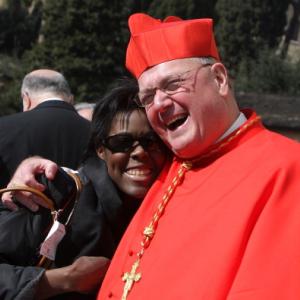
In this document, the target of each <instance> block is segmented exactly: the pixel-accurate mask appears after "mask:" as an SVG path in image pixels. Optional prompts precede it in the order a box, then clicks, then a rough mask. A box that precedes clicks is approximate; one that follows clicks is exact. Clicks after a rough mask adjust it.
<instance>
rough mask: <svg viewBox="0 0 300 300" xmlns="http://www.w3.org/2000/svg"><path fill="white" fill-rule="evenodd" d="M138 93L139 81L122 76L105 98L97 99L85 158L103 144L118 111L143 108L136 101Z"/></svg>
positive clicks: (123, 111)
mask: <svg viewBox="0 0 300 300" xmlns="http://www.w3.org/2000/svg"><path fill="white" fill-rule="evenodd" d="M137 93H138V84H137V81H136V80H135V79H131V78H122V79H119V80H117V81H116V82H115V83H114V85H113V87H112V88H111V89H110V90H109V91H108V92H107V93H106V94H105V95H104V96H103V98H101V99H100V100H98V101H97V103H96V106H95V109H94V112H93V117H92V122H91V132H90V139H89V143H88V148H87V151H86V153H85V155H84V159H83V160H86V159H87V158H88V157H89V156H92V155H95V151H96V149H98V148H99V147H100V146H101V145H102V140H103V139H104V138H105V137H107V135H108V133H109V131H110V129H111V125H112V121H113V119H114V117H115V116H116V115H117V114H118V113H120V112H121V113H125V114H126V113H130V112H132V111H134V110H136V109H141V110H143V109H142V108H140V107H138V105H137V104H136V103H135V101H134V97H135V96H136V95H137Z"/></svg>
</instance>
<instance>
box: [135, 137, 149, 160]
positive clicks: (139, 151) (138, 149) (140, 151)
mask: <svg viewBox="0 0 300 300" xmlns="http://www.w3.org/2000/svg"><path fill="white" fill-rule="evenodd" d="M133 147H134V148H133V149H132V151H131V157H132V158H135V159H138V158H142V157H145V156H147V155H148V153H147V151H146V150H145V149H144V148H143V146H142V145H141V144H140V143H139V142H138V141H136V142H135V144H134V145H133Z"/></svg>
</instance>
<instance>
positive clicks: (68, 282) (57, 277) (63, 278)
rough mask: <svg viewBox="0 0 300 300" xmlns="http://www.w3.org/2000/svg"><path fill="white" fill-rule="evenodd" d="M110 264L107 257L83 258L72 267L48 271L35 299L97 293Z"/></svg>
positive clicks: (40, 283) (39, 285) (42, 279)
mask: <svg viewBox="0 0 300 300" xmlns="http://www.w3.org/2000/svg"><path fill="white" fill-rule="evenodd" d="M109 262H110V260H109V259H107V258H105V257H94V256H82V257H79V258H78V259H77V260H75V261H74V263H73V264H72V265H70V266H67V267H63V268H58V269H53V270H47V271H46V272H45V273H44V275H43V276H42V278H41V280H40V282H39V284H38V286H37V290H36V297H35V299H37V300H41V299H47V298H49V297H52V296H55V295H59V294H64V293H69V292H77V293H83V294H90V293H93V292H95V291H97V290H98V289H99V287H100V284H101V282H102V280H103V278H104V275H105V273H106V271H107V269H108V266H109Z"/></svg>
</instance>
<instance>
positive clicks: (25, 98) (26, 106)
mask: <svg viewBox="0 0 300 300" xmlns="http://www.w3.org/2000/svg"><path fill="white" fill-rule="evenodd" d="M22 100H23V111H28V110H30V108H31V104H32V103H31V99H30V97H29V95H28V93H26V92H24V93H22Z"/></svg>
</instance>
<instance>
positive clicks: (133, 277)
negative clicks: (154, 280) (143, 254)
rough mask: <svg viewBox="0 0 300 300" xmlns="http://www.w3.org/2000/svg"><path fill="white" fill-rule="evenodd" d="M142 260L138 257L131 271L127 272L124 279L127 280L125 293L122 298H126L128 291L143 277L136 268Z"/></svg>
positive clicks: (123, 299) (124, 299)
mask: <svg viewBox="0 0 300 300" xmlns="http://www.w3.org/2000/svg"><path fill="white" fill-rule="evenodd" d="M139 264H140V260H139V259H138V260H137V261H136V262H135V263H134V264H133V265H132V268H131V271H130V272H126V273H125V274H124V275H123V277H122V280H123V281H125V285H124V288H123V295H122V300H126V299H127V296H128V293H129V292H130V290H131V289H132V286H133V285H134V283H135V282H137V281H139V280H140V279H141V277H142V274H141V273H136V269H137V268H138V267H139Z"/></svg>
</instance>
